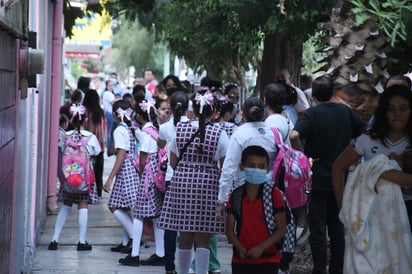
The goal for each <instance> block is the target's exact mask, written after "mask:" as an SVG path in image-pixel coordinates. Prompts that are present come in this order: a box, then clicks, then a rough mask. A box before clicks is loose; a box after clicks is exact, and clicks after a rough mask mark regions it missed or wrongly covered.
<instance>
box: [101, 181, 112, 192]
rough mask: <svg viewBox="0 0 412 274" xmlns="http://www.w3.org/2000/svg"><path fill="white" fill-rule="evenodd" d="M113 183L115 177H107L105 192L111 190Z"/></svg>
mask: <svg viewBox="0 0 412 274" xmlns="http://www.w3.org/2000/svg"><path fill="white" fill-rule="evenodd" d="M112 183H113V178H107V181H106V183H105V184H104V186H103V190H104V192H107V193H109V192H110V187H111V186H112Z"/></svg>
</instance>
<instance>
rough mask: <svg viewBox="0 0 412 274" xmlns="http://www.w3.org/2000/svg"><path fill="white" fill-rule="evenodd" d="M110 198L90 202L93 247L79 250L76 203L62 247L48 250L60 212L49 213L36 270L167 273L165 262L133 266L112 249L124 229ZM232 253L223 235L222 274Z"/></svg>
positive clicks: (147, 251) (143, 254)
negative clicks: (56, 213)
mask: <svg viewBox="0 0 412 274" xmlns="http://www.w3.org/2000/svg"><path fill="white" fill-rule="evenodd" d="M114 160H115V158H114V157H110V158H105V170H104V175H103V177H104V178H106V177H107V176H108V174H109V172H110V170H111V168H112V166H113V163H114ZM108 198H109V195H108V194H107V193H104V194H103V197H102V198H101V200H100V204H98V205H91V206H89V222H88V229H87V241H88V242H89V243H90V244H91V245H92V246H93V249H92V251H81V252H79V251H77V250H76V248H77V242H78V235H79V228H78V222H77V217H78V212H77V207H74V206H73V208H72V211H71V214H70V216H69V218H68V220H67V222H66V224H65V226H64V228H63V231H62V233H61V236H60V240H59V248H58V250H56V251H50V250H48V249H47V247H48V245H49V243H50V241H51V239H52V235H53V230H54V223H55V220H56V215H50V216H48V217H47V219H46V221H45V223H44V224H43V227H42V230H41V234H40V237H39V240H38V243H37V248H36V253H35V256H34V263H33V268H32V273H36V274H48V273H96V274H100V273H165V271H164V267H163V266H162V267H159V266H139V267H132V266H123V265H121V264H119V263H118V260H119V258H123V257H125V256H126V254H122V253H117V252H111V251H110V247H112V246H115V245H118V244H119V243H120V242H121V239H122V229H121V226H120V225H119V223H118V222H117V221H116V219H115V218H114V217H113V215H112V214H111V212H110V211H109V209H108V208H107V206H106V204H107V201H108ZM147 244H148V247H144V246H142V247H141V250H140V258H141V259H147V258H148V257H149V256H150V255H151V254H153V253H154V243H153V242H148V243H147ZM231 256H232V247H231V245H229V244H228V242H227V240H226V237H225V236H223V235H222V236H221V237H220V239H219V242H218V257H219V260H220V262H221V265H222V269H221V270H222V274H229V273H231V267H230V260H231Z"/></svg>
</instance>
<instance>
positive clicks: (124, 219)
mask: <svg viewBox="0 0 412 274" xmlns="http://www.w3.org/2000/svg"><path fill="white" fill-rule="evenodd" d="M113 215H114V217H115V218H116V219H117V221H118V222H119V223H120V224H121V225H122V226H123V228H124V229H125V230H126V231H127V233H128V234H129V238H132V235H133V221H132V220H133V219H132V218H131V217H130V215H129V214H128V213H127V212H126V211H124V210H123V209H116V210H115V211H114V212H113ZM128 240H129V239H128ZM126 243H127V242H126Z"/></svg>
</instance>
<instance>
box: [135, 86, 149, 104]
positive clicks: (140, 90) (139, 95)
mask: <svg viewBox="0 0 412 274" xmlns="http://www.w3.org/2000/svg"><path fill="white" fill-rule="evenodd" d="M132 94H133V97H134V100H135V101H136V102H139V101H141V100H144V99H145V97H146V88H145V87H144V86H142V85H135V86H134V87H133V91H132Z"/></svg>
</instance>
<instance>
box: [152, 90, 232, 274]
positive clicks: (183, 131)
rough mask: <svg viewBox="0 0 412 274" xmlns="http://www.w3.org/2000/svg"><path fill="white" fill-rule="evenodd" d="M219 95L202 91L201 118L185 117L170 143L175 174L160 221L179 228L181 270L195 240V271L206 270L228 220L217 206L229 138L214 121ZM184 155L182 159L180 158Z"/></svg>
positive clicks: (198, 110) (199, 97)
mask: <svg viewBox="0 0 412 274" xmlns="http://www.w3.org/2000/svg"><path fill="white" fill-rule="evenodd" d="M213 106H214V99H213V95H212V94H211V93H210V91H206V92H205V93H197V94H196V96H195V99H194V100H193V109H194V113H195V115H196V116H197V117H198V118H199V121H192V122H190V121H188V122H180V123H178V124H177V127H176V137H175V138H176V139H175V140H173V141H172V143H171V145H170V150H171V153H170V164H171V166H172V168H174V170H175V171H174V176H173V177H172V181H171V184H170V187H169V189H168V191H167V192H166V196H165V201H164V205H163V208H162V213H161V216H160V223H159V226H160V227H162V228H164V229H168V230H174V231H179V232H180V237H179V248H178V252H177V258H178V265H179V266H180V267H179V269H180V273H182V274H187V273H188V272H189V267H190V261H191V259H192V248H193V244H194V243H195V244H196V252H195V259H196V271H197V272H198V273H206V272H207V267H208V262H209V241H210V237H211V235H212V234H216V233H224V223H223V220H219V219H217V217H216V215H215V211H214V208H213V207H212V206H211V205H213V203H214V202H215V201H216V198H217V192H218V180H219V173H218V168H217V165H218V161H220V163H222V162H223V159H224V155H225V153H226V149H225V148H226V147H227V142H228V137H227V134H226V132H225V131H223V129H222V127H221V126H220V125H218V124H212V123H211V122H210V118H211V116H212V113H213ZM179 159H180V161H179Z"/></svg>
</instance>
